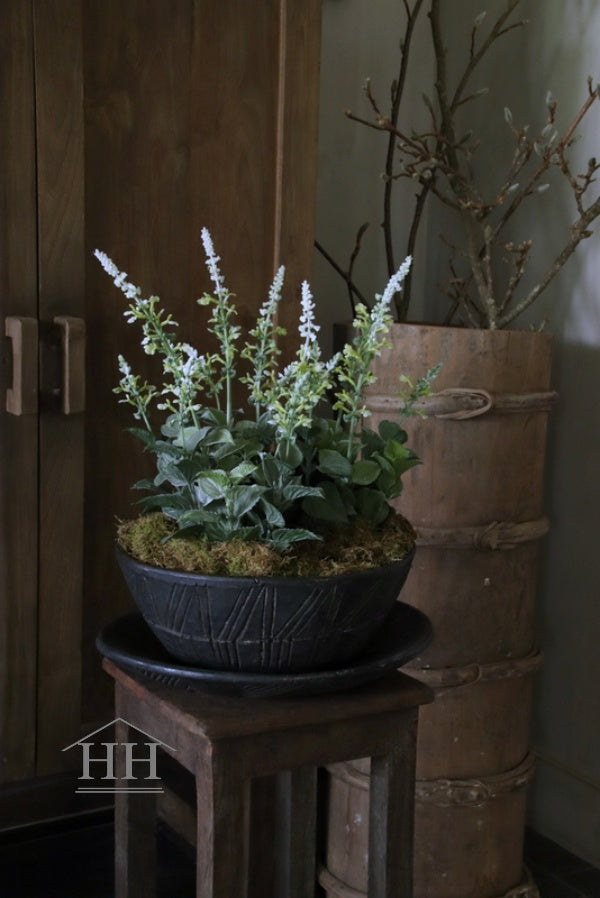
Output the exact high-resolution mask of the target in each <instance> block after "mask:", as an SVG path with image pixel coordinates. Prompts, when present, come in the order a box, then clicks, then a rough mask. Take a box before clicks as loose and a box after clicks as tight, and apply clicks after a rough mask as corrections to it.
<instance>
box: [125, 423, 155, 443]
mask: <svg viewBox="0 0 600 898" xmlns="http://www.w3.org/2000/svg"><path fill="white" fill-rule="evenodd" d="M127 433H130V434H131V435H132V436H134V437H136V438H137V439H138V440H141V441H142V443H143V444H144V445H145V446H146V447H147V448H153V446H154V444H155V442H156V437H155V436H154V434H153V433H150V431H149V430H144V428H143V427H128V428H127Z"/></svg>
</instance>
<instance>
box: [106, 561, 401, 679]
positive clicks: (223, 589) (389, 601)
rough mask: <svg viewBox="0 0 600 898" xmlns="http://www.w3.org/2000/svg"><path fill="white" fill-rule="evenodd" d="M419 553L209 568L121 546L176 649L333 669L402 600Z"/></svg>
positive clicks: (243, 666)
mask: <svg viewBox="0 0 600 898" xmlns="http://www.w3.org/2000/svg"><path fill="white" fill-rule="evenodd" d="M413 556H414V550H413V552H412V553H411V554H410V555H408V556H407V557H406V558H404V559H403V560H402V561H400V562H397V563H396V564H391V565H388V566H386V567H382V568H373V569H372V570H367V571H360V572H356V573H350V574H340V575H336V576H331V577H263V578H254V577H210V576H205V575H203V574H190V573H185V572H182V571H171V570H166V569H164V568H157V567H152V566H151V565H148V564H144V563H142V562H140V561H136V560H135V559H134V558H131V557H130V556H129V555H127V554H126V553H125V552H123V550H122V549H120V548H119V547H117V559H118V562H119V565H120V567H121V570H122V572H123V575H124V577H125V580H126V582H127V585H128V587H129V590H130V592H131V594H132V596H133V599H134V601H135V603H136V605H137V607H138V608H139V610H140V612H141V614H142V616H143V617H144V619H145V621H146V623H147V624H148V626H149V627H150V629H151V630H152V631H153V633H154V634H155V636H156V637H157V639H158V640H159V641H160V642H161V643H162V645H163V646H164V648H165V649H166V650H167V651H168V652H169V654H171V655H172V656H173V657H174V658H176V659H177V660H179V661H184V662H187V663H191V664H197V665H198V666H200V667H203V668H207V669H211V670H235V671H244V672H257V673H259V672H260V673H299V672H303V671H317V670H331V669H335V668H337V667H340V666H343V665H344V664H346V663H347V662H349V661H351V660H353V659H355V658H357V657H358V656H359V654H360V652H361V650H362V649H363V648H364V647H365V646H366V645H367V643H368V642H369V640H370V639H371V637H372V636H373V635H374V634H375V633H376V632H377V630H379V629H380V627H382V626H383V625H384V623H385V620H386V618H387V617H388V616H389V614H390V613H391V611H392V610H393V608H394V604H395V602H396V599H397V598H398V594H399V593H400V590H401V588H402V586H403V584H404V581H405V580H406V577H407V575H408V572H409V570H410V566H411V563H412V559H413Z"/></svg>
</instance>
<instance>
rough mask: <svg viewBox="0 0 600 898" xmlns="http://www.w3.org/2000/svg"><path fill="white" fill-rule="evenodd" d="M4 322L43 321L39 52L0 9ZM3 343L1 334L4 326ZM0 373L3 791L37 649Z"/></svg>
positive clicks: (27, 741) (27, 482)
mask: <svg viewBox="0 0 600 898" xmlns="http://www.w3.org/2000/svg"><path fill="white" fill-rule="evenodd" d="M0 121H1V122H2V128H1V129H0V169H1V177H2V189H1V190H0V316H1V318H2V324H3V322H4V318H5V317H7V316H10V315H16V316H26V317H33V318H37V261H36V214H35V200H36V197H35V135H34V95H33V42H32V29H31V11H30V8H29V4H23V3H21V2H20V0H6V2H4V3H2V4H1V6H0ZM2 333H4V326H2ZM10 383H11V359H10V345H9V342H8V340H4V341H3V343H2V365H1V366H0V392H1V394H2V401H1V403H0V482H1V489H0V781H2V782H5V781H11V780H16V779H20V778H23V777H28V776H32V775H33V772H34V763H35V733H36V721H35V701H36V641H37V619H36V618H37V549H38V537H37V487H38V478H37V457H38V435H37V419H36V417H35V416H30V415H22V416H19V417H16V416H14V415H9V414H7V413H6V411H5V395H6V390H7V388H8V387H9V386H10Z"/></svg>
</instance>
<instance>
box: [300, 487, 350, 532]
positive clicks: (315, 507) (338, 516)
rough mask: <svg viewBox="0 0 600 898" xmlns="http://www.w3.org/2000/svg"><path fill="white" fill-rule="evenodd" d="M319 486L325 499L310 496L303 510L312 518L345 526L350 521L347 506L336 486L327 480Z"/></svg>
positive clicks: (305, 500) (303, 505) (303, 504)
mask: <svg viewBox="0 0 600 898" xmlns="http://www.w3.org/2000/svg"><path fill="white" fill-rule="evenodd" d="M319 486H320V488H321V489H322V491H323V498H319V497H317V496H308V497H307V498H306V499H304V501H303V503H302V508H303V510H304V511H305V512H306V514H307V515H309V516H310V517H311V518H316V519H317V520H320V521H331V522H333V523H340V524H342V523H343V524H345V523H346V522H347V520H348V515H347V513H346V506H345V503H344V501H343V499H342V497H341V496H340V493H339V491H338V489H337V487H336V486H335V484H334V483H331V482H330V481H327V480H325V481H323V482H322V483H320V484H319Z"/></svg>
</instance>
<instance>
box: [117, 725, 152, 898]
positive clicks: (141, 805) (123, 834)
mask: <svg viewBox="0 0 600 898" xmlns="http://www.w3.org/2000/svg"><path fill="white" fill-rule="evenodd" d="M115 733H116V736H115V738H116V741H117V743H119V744H123V743H124V742H127V741H128V734H129V727H128V726H127V724H126V723H125V722H123V721H118V722H117V723H116V724H115ZM115 773H116V776H117V778H118V779H117V783H119V782H120V781H121V782H123V783H125V782H126V781H125V780H124V776H125V757H124V754H123V752H121V751H118V750H117V756H116V764H115ZM155 894H156V795H148V794H144V793H142V794H135V793H133V794H131V793H128V792H117V793H116V794H115V896H116V898H137V896H138V895H144V898H153V896H154V895H155Z"/></svg>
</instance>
